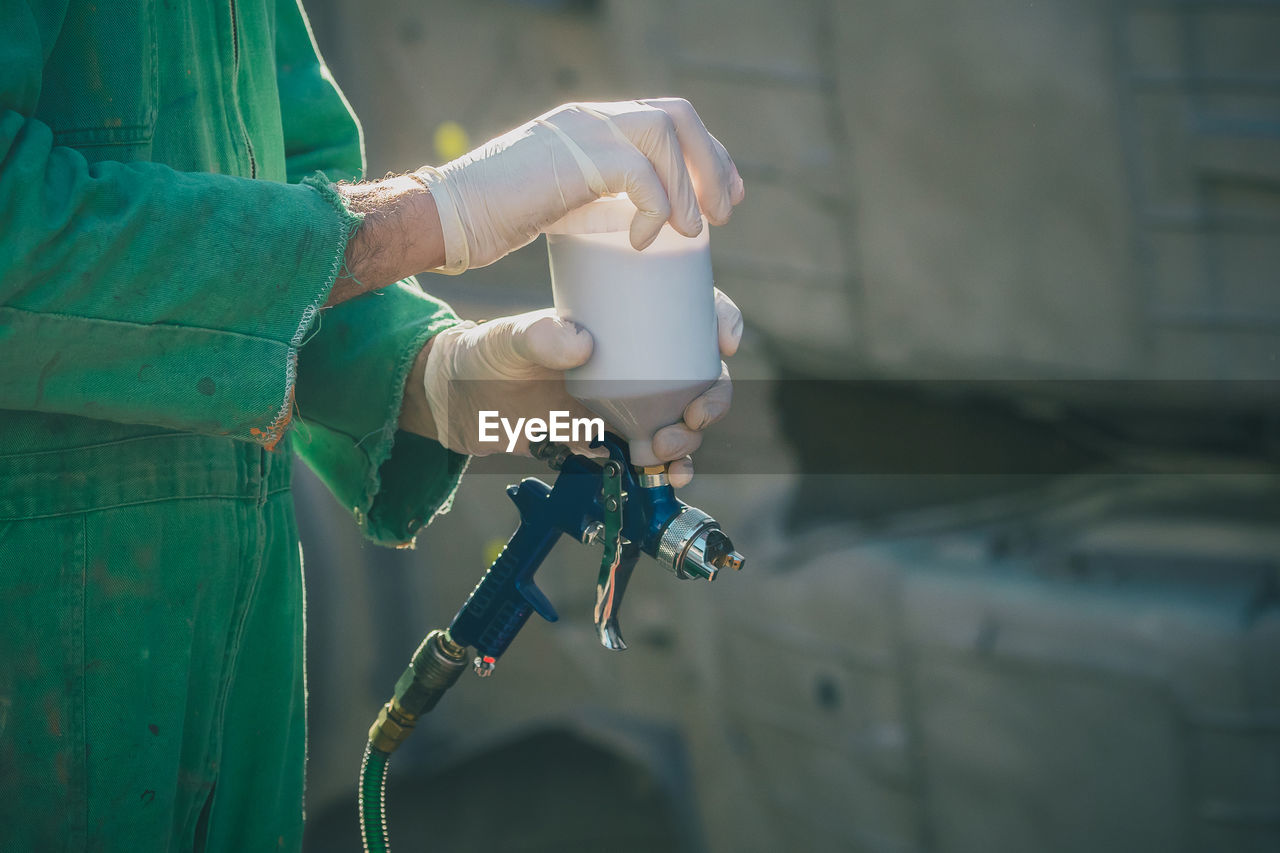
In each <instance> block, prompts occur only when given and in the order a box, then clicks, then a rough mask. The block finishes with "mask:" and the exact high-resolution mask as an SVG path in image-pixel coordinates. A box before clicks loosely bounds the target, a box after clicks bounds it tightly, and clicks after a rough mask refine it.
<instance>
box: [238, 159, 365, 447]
mask: <svg viewBox="0 0 1280 853" xmlns="http://www.w3.org/2000/svg"><path fill="white" fill-rule="evenodd" d="M302 184H303V185H305V186H308V187H311V188H312V189H313V190H315V191H316V192H318V193H319V194H320V196H321V198H323V199H324V200H325V201H327V202H329V204H330V205H331V206H332V207H333V209H334V210H335V211H336V212H337V213H338V217H339V218H338V222H337V224H336V228H337V233H336V234H334V235H333V236H334V239H335V240H336V242H337V244H338V245H337V250H336V251H335V252H334V255H333V261H332V263H330V265H329V275H328V276H327V277H326V279H325V280H324V282H323V283H322V284H321V285H320V287H319V288H317V290H316V293H315V296H313V297H312V299H311V301H310V302H309V303H308V304H307V307H306V308H304V309H303V310H302V316H301V317H300V318H299V320H298V328H297V329H296V330H295V331H294V333H293V338H292V339H290V341H289V349H288V352H287V354H286V356H285V368H284V373H285V387H284V401H283V402H282V403H281V404H280V411H279V412H278V413H277V414H276V418H275V420H273V421H272V422H271V425H270V426H268V427H267V428H266V429H265V430H260V429H258V428H257V427H253V428H251V429H250V430H249V433H250V435H252V436H254V438H256V439H257V440H258V441H260V442H261V443H262V446H263V447H265V448H266V449H267V450H275V448H276V445H277V444H279V443H280V439H281V438H283V437H284V434H285V432H286V431H287V430H288V429H289V424H290V422H291V421H292V420H293V402H294V393H295V390H296V387H297V379H298V349H299V348H300V347H301V346H302V342H303V340H304V339H305V338H306V336H307V331H308V330H309V329H310V328H311V324H312V323H314V322H315V319H316V316H317V315H318V314H319V313H320V308H321V306H323V305H324V303H325V300H326V299H328V298H329V292H330V291H331V290H333V285H334V284H335V283H336V282H337V280H338V276H339V275H340V274H341V272H342V267H343V263H344V260H345V258H346V254H347V242H348V241H349V240H350V239H351V235H352V234H354V233H355V231H356V229H357V228H359V227H360V223H361V222H363V221H364V217H363V216H360V215H359V214H356V213H352V212H351V211H350V210H348V209H347V206H346V205H345V204H344V203H343V201H342V196H340V195H338V191H337V190H335V189H334V188H333V184H332V183H330V181H329V179H328V178H326V177H325V175H324V173H323V172H316V173H315V174H314V175H309V176H308V177H305V178H303V179H302Z"/></svg>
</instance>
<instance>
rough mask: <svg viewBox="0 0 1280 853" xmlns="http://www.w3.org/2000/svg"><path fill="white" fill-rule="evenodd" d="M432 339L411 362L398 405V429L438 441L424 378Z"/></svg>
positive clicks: (433, 339)
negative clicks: (402, 395) (402, 394)
mask: <svg viewBox="0 0 1280 853" xmlns="http://www.w3.org/2000/svg"><path fill="white" fill-rule="evenodd" d="M434 341H435V338H434V337H433V338H432V339H431V340H429V341H427V345H426V346H424V347H423V348H422V349H421V350H419V351H418V355H417V357H416V358H415V359H414V360H413V367H412V368H410V370H409V376H408V378H406V379H405V383H404V397H403V398H402V400H403V402H401V404H400V422H399V427H400V429H402V430H405V431H406V432H412V433H415V434H417V435H421V436H424V437H426V438H432V439H437V440H438V435H437V431H436V421H435V417H434V416H433V415H432V414H431V406H430V405H429V404H428V403H427V392H426V376H427V359H428V358H429V357H430V355H431V345H432V343H433V342H434Z"/></svg>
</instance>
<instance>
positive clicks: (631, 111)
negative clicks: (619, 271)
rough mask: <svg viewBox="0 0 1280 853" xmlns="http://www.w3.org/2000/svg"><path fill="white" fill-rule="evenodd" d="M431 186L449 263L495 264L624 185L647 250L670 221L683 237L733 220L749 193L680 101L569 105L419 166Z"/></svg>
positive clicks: (636, 234)
mask: <svg viewBox="0 0 1280 853" xmlns="http://www.w3.org/2000/svg"><path fill="white" fill-rule="evenodd" d="M416 174H417V176H418V177H419V178H421V179H422V180H423V181H424V182H425V183H426V185H427V187H428V188H429V189H430V190H431V195H432V197H433V198H434V199H435V203H436V208H437V210H438V211H439V213H440V225H441V228H442V230H443V232H444V244H445V265H444V266H443V267H440V269H439V271H441V272H447V273H460V272H463V271H465V270H467V269H472V268H475V267H482V266H485V265H487V264H491V263H493V262H494V261H496V260H498V259H499V258H501V257H502V256H504V255H506V254H507V253H508V252H511V251H513V250H515V249H518V248H520V247H521V246H524V245H525V244H527V243H529V242H530V241H532V240H533V239H534V238H535V237H537V236H538V234H539V233H540V232H541V231H542V229H544V228H546V227H547V226H548V225H551V224H552V223H553V222H555V221H556V220H558V219H560V218H561V217H562V216H564V215H565V214H567V213H568V212H569V211H571V210H574V209H576V208H578V207H581V206H582V205H584V204H586V203H587V202H590V201H594V200H595V199H597V198H599V197H600V196H603V195H610V194H617V193H622V192H625V193H627V194H628V195H629V196H630V197H631V201H632V202H634V203H635V205H636V207H637V208H639V211H638V212H637V213H636V216H635V218H634V219H633V220H632V223H631V244H632V245H633V246H635V247H636V248H637V249H643V248H644V247H646V246H648V245H649V244H650V243H652V242H653V240H654V238H655V237H657V236H658V231H659V230H660V229H661V228H662V226H663V224H664V223H666V222H668V221H669V222H670V223H671V227H672V228H674V229H675V230H676V231H679V232H680V233H681V234H684V235H685V236H686V237H692V236H695V235H696V234H698V233H699V232H700V231H701V230H702V217H701V215H700V214H699V208H701V213H702V214H705V215H706V217H707V220H708V221H709V222H711V224H712V225H722V224H724V223H725V222H727V221H728V219H729V215H730V213H731V212H732V210H733V206H734V205H735V204H737V203H738V202H740V201H742V198H743V196H744V193H745V190H744V188H743V184H742V178H741V177H740V176H739V175H738V169H737V167H735V166H734V165H733V160H732V159H730V157H729V154H728V152H726V151H725V150H724V146H723V145H721V144H720V143H719V142H718V141H717V140H716V138H715V137H714V136H712V135H711V134H710V133H708V132H707V129H706V127H705V126H704V125H703V124H702V119H700V118H699V117H698V114H697V112H695V111H694V109H693V107H692V106H690V105H689V102H688V101H685V100H683V99H680V98H659V99H656V100H648V101H624V102H621V103H604V104H566V105H565V106H562V107H557V108H556V109H554V110H552V111H551V112H549V113H545V114H543V115H541V116H539V117H538V118H536V119H534V120H533V121H531V122H529V123H528V124H525V125H522V126H521V127H518V128H516V129H515V130H513V131H511V132H510V133H506V134H504V135H502V136H499V137H498V138H497V139H493V140H490V141H489V142H487V143H485V144H484V145H482V146H480V147H479V148H477V149H476V150H475V151H472V152H471V153H469V154H465V155H463V156H462V157H459V158H458V159H457V160H454V161H452V162H450V163H446V164H445V165H444V166H441V167H440V168H438V169H436V168H432V167H430V166H426V167H423V168H422V169H419V170H418V172H417V173H416Z"/></svg>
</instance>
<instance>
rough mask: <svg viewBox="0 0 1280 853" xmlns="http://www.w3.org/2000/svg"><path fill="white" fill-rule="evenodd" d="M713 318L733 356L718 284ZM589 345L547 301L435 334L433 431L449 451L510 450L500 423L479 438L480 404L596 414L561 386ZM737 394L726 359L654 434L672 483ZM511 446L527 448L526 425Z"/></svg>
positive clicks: (509, 410)
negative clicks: (675, 419)
mask: <svg viewBox="0 0 1280 853" xmlns="http://www.w3.org/2000/svg"><path fill="white" fill-rule="evenodd" d="M716 318H717V320H718V322H719V343H720V352H721V354H722V355H724V356H730V355H732V354H733V353H734V352H736V351H737V349H738V343H739V341H740V340H741V338H742V313H741V312H740V311H739V310H738V306H736V305H734V304H733V300H731V299H729V297H727V296H725V295H724V294H723V293H721V292H720V291H719V290H717V291H716ZM592 346H593V342H592V340H591V334H590V333H589V332H588V331H587V330H586V329H583V328H582V327H581V326H578V325H577V324H575V323H572V322H570V321H567V320H562V319H560V318H559V317H557V316H556V315H555V312H554V310H553V309H550V308H548V309H545V310H542V311H531V312H529V313H527V314H518V315H516V316H514V317H502V318H499V319H497V320H490V321H489V322H487V323H482V324H480V325H476V324H475V323H472V322H466V323H462V324H460V325H458V326H454V327H453V328H450V329H446V330H445V331H443V332H441V333H439V334H438V335H436V336H435V337H434V338H432V340H431V350H430V352H428V354H427V361H426V372H425V374H424V376H423V386H424V390H425V394H426V403H427V408H428V409H429V411H430V414H431V418H432V420H433V421H434V432H435V438H436V439H437V440H438V441H439V442H440V443H441V444H443V445H444V446H445V447H447V448H449V449H450V450H455V451H457V452H459V453H469V454H472V455H474V456H487V455H490V454H493V453H499V452H503V451H505V450H506V449H507V444H508V436H507V435H506V433H505V432H504V431H503V430H502V429H501V428H499V429H498V430H497V436H498V439H499V440H498V441H496V442H482V441H480V412H481V411H496V412H498V413H499V415H500V417H503V418H506V419H507V420H508V421H509V422H510V423H511V424H514V423H515V422H516V419H517V418H542V419H544V420H545V419H546V418H547V417H548V414H549V413H550V412H552V411H567V412H569V413H570V417H594V415H593V414H592V413H591V412H589V411H588V410H587V409H585V408H584V407H583V406H582V405H581V404H580V403H579V402H578V401H577V400H575V399H574V398H573V397H570V396H569V394H568V392H567V391H565V387H564V371H566V370H568V369H569V368H571V367H577V366H579V365H581V364H584V363H585V362H586V361H587V359H588V358H590V357H591V350H592ZM732 399H733V385H732V383H731V381H730V379H729V370H728V368H727V367H725V366H724V363H723V362H721V373H720V379H719V380H717V382H716V383H715V385H713V386H711V387H710V388H709V389H707V390H706V391H705V392H704V393H703V394H702V395H701V396H700V397H698V398H697V399H696V400H694V401H693V402H691V403H689V405H688V406H686V407H685V410H684V416H683V420H682V421H681V422H680V423H677V424H672V425H671V426H667V427H663V428H662V429H660V430H658V432H657V433H656V434H655V435H654V437H653V450H654V453H655V454H656V455H657V456H658V458H659V459H661V460H663V461H665V462H670V465H669V467H668V472H667V476H668V478H669V479H670V481H671V484H672V485H673V486H677V487H679V486H683V485H685V484H687V483H688V482H689V481H690V480H691V479H693V461H692V460H691V459H690V458H689V454H690V453H692V452H693V451H695V450H697V449H698V447H699V445H701V444H702V430H703V429H705V428H706V427H707V426H709V425H710V424H712V423H715V422H716V421H718V420H719V419H720V418H722V417H724V415H725V413H726V412H728V411H729V405H730V403H731V402H732ZM569 446H570V447H571V448H573V450H574V451H575V452H577V453H586V454H588V455H600V453H599V451H592V450H590V449H589V448H588V447H587V446H586V444H585V443H581V442H580V443H573V442H569ZM512 452H514V453H518V454H521V455H524V456H528V455H529V441H528V439H527V438H526V437H525V436H524V435H523V432H522V433H521V435H520V436H519V438H518V439H516V442H515V446H514V447H513V449H512Z"/></svg>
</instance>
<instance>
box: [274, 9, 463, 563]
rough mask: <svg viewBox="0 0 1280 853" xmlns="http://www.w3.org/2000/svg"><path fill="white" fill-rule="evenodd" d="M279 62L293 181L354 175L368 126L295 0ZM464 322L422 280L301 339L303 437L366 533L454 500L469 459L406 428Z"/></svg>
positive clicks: (401, 541) (368, 299)
mask: <svg viewBox="0 0 1280 853" xmlns="http://www.w3.org/2000/svg"><path fill="white" fill-rule="evenodd" d="M276 23H277V29H276V61H277V69H278V73H277V80H278V85H279V89H280V102H281V114H282V119H283V126H284V135H285V152H286V156H287V164H286V165H287V169H288V174H289V180H290V181H296V180H299V179H300V178H302V177H303V176H305V175H307V174H309V173H311V172H312V171H314V170H322V171H323V172H324V173H325V174H326V175H328V176H329V177H331V178H335V179H356V178H358V177H359V176H360V174H361V173H362V172H363V168H364V156H363V151H362V145H361V136H360V128H359V124H358V123H357V122H356V120H355V118H354V116H353V115H352V113H351V110H350V108H349V107H348V106H347V103H346V101H345V100H344V99H343V97H342V94H341V92H340V91H339V90H338V88H337V86H336V85H334V83H333V80H332V78H331V77H330V76H329V72H328V69H326V68H325V66H324V64H323V62H322V61H321V60H320V58H319V54H318V52H317V51H316V48H315V43H314V40H313V39H312V37H311V33H310V30H309V28H308V26H307V22H306V18H305V17H304V15H303V14H302V12H301V10H300V9H299V7H298V5H297V2H296V0H279V3H278V5H277V10H276ZM457 322H458V319H457V317H456V316H454V314H453V312H452V311H450V310H449V307H448V306H447V305H445V304H444V303H443V302H440V301H438V300H435V299H432V298H430V297H428V296H426V295H425V294H423V293H422V291H421V290H420V289H419V288H418V286H417V283H416V282H415V281H414V280H413V279H408V280H406V281H403V282H400V283H399V284H397V285H394V286H392V287H388V288H386V289H384V290H382V291H379V292H377V293H370V294H367V295H365V296H362V297H359V298H357V299H353V300H350V301H349V302H344V303H343V304H341V305H338V306H335V307H332V308H326V309H325V310H324V311H323V312H322V314H321V318H320V323H319V326H318V328H317V330H316V331H315V333H314V334H313V335H312V336H311V337H310V338H309V339H308V340H307V343H306V345H305V346H304V347H303V348H302V352H301V356H300V364H299V368H298V392H297V407H298V420H297V424H296V429H295V431H294V435H293V447H294V449H295V450H296V451H297V453H298V455H299V456H300V457H301V458H302V459H303V461H305V462H306V463H307V464H308V465H309V466H310V467H311V468H312V469H313V470H314V471H315V472H316V474H317V475H318V476H319V477H320V479H321V480H322V481H323V482H324V483H325V485H326V486H328V488H329V490H330V491H331V492H333V494H334V496H335V497H336V498H337V499H338V501H339V502H340V503H341V504H342V505H343V506H345V507H347V508H348V509H350V510H351V511H352V514H353V515H354V516H355V518H356V521H357V522H358V523H359V524H360V525H361V528H362V529H363V531H364V533H365V535H367V536H368V537H369V538H370V539H372V540H373V541H375V542H378V543H380V544H385V545H406V544H410V543H412V542H413V538H414V535H415V534H416V533H417V531H418V529H419V528H420V527H422V526H423V525H425V524H427V523H428V522H429V521H430V520H431V519H432V518H433V517H434V516H435V515H437V514H438V513H441V512H444V511H446V510H447V509H448V508H449V504H450V503H451V501H452V499H453V494H454V492H455V490H456V489H457V485H458V481H459V479H460V478H461V476H462V472H463V469H464V468H465V467H466V462H467V457H465V456H462V455H460V454H457V453H453V452H451V451H448V450H445V449H444V448H443V447H442V446H441V445H440V444H439V443H438V442H435V441H431V440H429V439H426V438H422V437H421V436H417V435H413V434H411V433H407V432H404V431H403V430H400V429H398V428H397V426H396V424H397V422H398V420H399V417H400V405H401V398H402V395H403V391H404V385H405V379H406V377H407V375H408V372H409V370H410V368H411V367H412V366H413V361H414V359H415V358H416V357H417V355H418V352H419V351H420V350H421V349H422V347H424V346H425V345H426V343H427V341H428V340H429V339H430V338H431V336H432V335H434V334H436V333H437V332H439V331H440V330H442V329H445V328H448V327H449V326H451V325H453V324H455V323H457Z"/></svg>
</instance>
